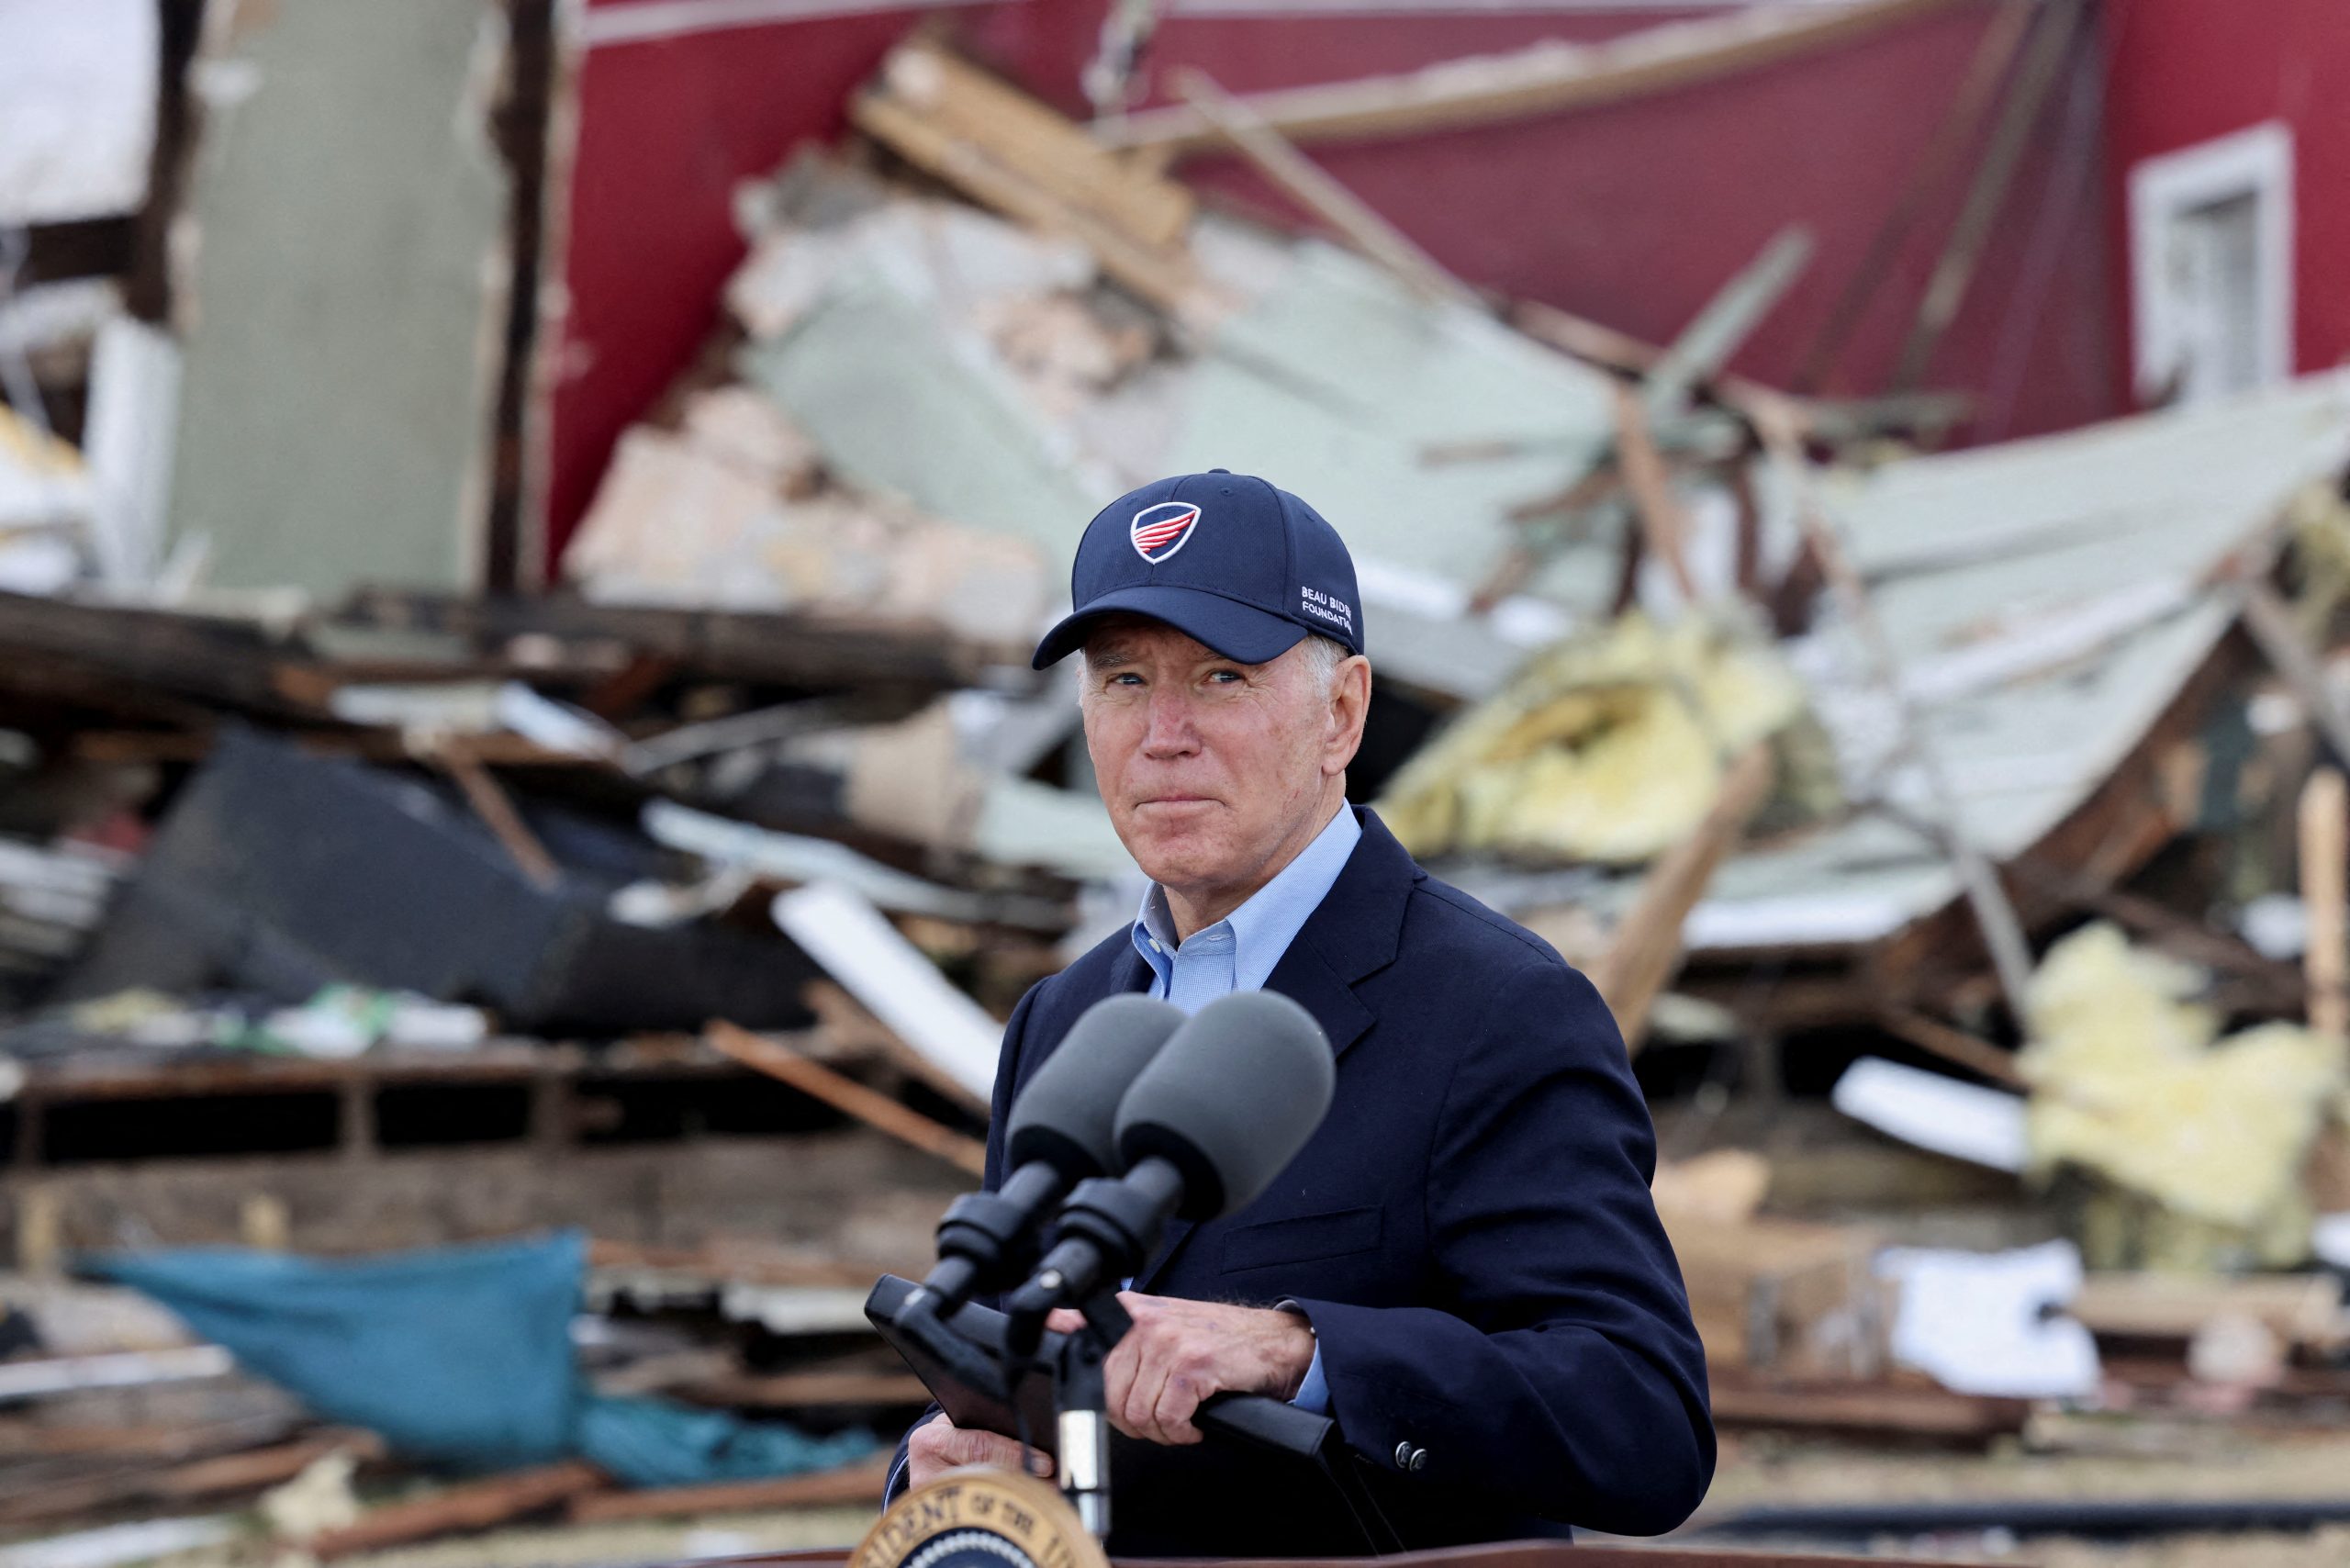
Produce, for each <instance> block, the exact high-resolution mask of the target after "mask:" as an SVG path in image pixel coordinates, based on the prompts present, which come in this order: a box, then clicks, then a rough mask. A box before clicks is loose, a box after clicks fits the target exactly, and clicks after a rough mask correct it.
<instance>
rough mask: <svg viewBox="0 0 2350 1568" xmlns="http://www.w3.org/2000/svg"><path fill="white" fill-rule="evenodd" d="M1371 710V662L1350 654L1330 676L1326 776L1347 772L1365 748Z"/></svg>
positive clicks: (1324, 768) (1324, 759)
mask: <svg viewBox="0 0 2350 1568" xmlns="http://www.w3.org/2000/svg"><path fill="white" fill-rule="evenodd" d="M1370 711H1371V661H1370V660H1369V659H1367V658H1365V657H1363V656H1362V655H1360V654H1350V655H1348V656H1347V657H1346V658H1345V659H1343V660H1341V661H1340V662H1339V665H1338V667H1337V669H1336V670H1333V671H1332V672H1331V676H1330V710H1329V724H1330V728H1329V741H1328V747H1327V749H1326V751H1325V753H1324V754H1323V757H1322V771H1323V772H1324V773H1325V774H1332V773H1344V772H1345V771H1346V770H1347V765H1348V763H1350V762H1352V761H1353V760H1354V759H1355V753H1356V752H1358V751H1360V750H1361V749H1362V726H1363V720H1364V719H1365V718H1366V717H1367V716H1368V715H1369V713H1370Z"/></svg>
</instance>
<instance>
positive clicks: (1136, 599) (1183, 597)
mask: <svg viewBox="0 0 2350 1568" xmlns="http://www.w3.org/2000/svg"><path fill="white" fill-rule="evenodd" d="M1069 603H1070V605H1071V606H1072V607H1073V608H1072V609H1071V610H1069V614H1068V615H1067V616H1066V617H1064V618H1063V619H1062V621H1061V622H1060V624H1058V625H1057V626H1055V627H1054V628H1053V629H1052V630H1051V631H1050V632H1047V633H1045V640H1044V641H1043V642H1041V643H1039V644H1036V657H1035V661H1034V664H1035V667H1036V668H1038V669H1043V668H1044V667H1045V666H1047V665H1051V664H1057V663H1058V662H1059V661H1060V660H1062V659H1064V658H1067V657H1068V656H1069V655H1071V654H1073V653H1075V652H1077V650H1078V649H1079V648H1080V647H1082V646H1084V645H1085V638H1086V635H1087V633H1089V632H1091V630H1092V623H1093V622H1095V621H1096V620H1098V619H1100V618H1101V617H1102V616H1104V615H1113V614H1118V613H1121V612H1123V613H1125V614H1128V615H1147V616H1148V617H1150V618H1151V619H1152V620H1154V621H1164V622H1167V624H1169V626H1172V627H1174V628H1175V629H1176V630H1177V631H1178V632H1181V633H1184V634H1185V635H1187V636H1189V637H1192V638H1194V639H1196V640H1197V641H1199V642H1201V643H1203V644H1206V645H1207V646H1208V647H1211V648H1214V650H1215V651H1216V652H1217V653H1219V654H1222V655H1224V656H1225V658H1228V659H1237V660H1238V661H1239V662H1240V663H1242V664H1245V665H1259V664H1263V663H1264V662H1265V661H1266V660H1268V659H1274V658H1279V657H1280V656H1281V655H1282V654H1285V653H1287V652H1288V651H1289V650H1290V649H1291V648H1292V647H1295V646H1296V645H1297V644H1299V643H1300V642H1302V641H1304V637H1305V635H1306V633H1309V632H1319V633H1321V634H1322V635H1324V636H1326V637H1328V638H1330V639H1331V640H1332V641H1334V642H1337V643H1343V644H1346V645H1347V647H1348V649H1350V650H1351V651H1353V652H1355V653H1358V654H1359V653H1361V652H1362V601H1361V598H1360V595H1359V594H1358V593H1357V592H1356V591H1355V564H1354V560H1353V558H1352V557H1350V556H1349V555H1348V554H1347V546H1346V544H1345V543H1344V542H1343V541H1342V540H1340V539H1339V537H1338V531H1337V529H1335V528H1332V527H1331V526H1330V525H1329V524H1328V523H1326V522H1325V521H1322V514H1321V513H1319V512H1317V511H1315V510H1314V509H1313V508H1312V507H1310V506H1307V505H1306V504H1305V503H1304V501H1302V500H1299V499H1298V498H1296V497H1295V496H1292V495H1291V494H1290V493H1289V492H1288V491H1287V490H1283V489H1278V488H1276V487H1273V486H1272V485H1270V484H1268V483H1267V482H1266V481H1264V480H1262V479H1259V478H1256V477H1253V476H1249V475H1247V474H1235V473H1232V472H1230V471H1229V470H1227V469H1223V468H1211V469H1210V470H1208V472H1206V473H1204V474H1182V475H1178V476H1176V477H1174V478H1172V479H1160V480H1158V481H1156V482H1154V483H1152V484H1148V485H1145V486H1144V487H1142V488H1141V489H1139V490H1135V491H1132V492H1130V493H1129V494H1126V495H1124V496H1121V497H1119V498H1117V499H1116V500H1114V501H1112V502H1111V503H1110V504H1109V505H1108V506H1106V507H1104V508H1102V510H1101V511H1100V512H1099V513H1097V514H1096V515H1095V517H1094V519H1093V521H1091V522H1090V523H1088V524H1086V527H1085V537H1084V538H1082V539H1080V540H1079V541H1078V544H1077V561H1076V563H1075V565H1073V566H1071V567H1070V568H1069Z"/></svg>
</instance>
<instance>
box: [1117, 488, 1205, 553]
mask: <svg viewBox="0 0 2350 1568" xmlns="http://www.w3.org/2000/svg"><path fill="white" fill-rule="evenodd" d="M1199 521H1200V509H1199V508H1198V507H1196V506H1194V505H1193V504H1192V503H1191V502H1190V501H1160V502H1159V503H1158V504H1157V505H1156V506H1147V507H1145V508H1143V509H1142V510H1140V511H1138V512H1136V513H1135V520H1134V521H1133V522H1131V523H1129V524H1127V525H1126V537H1128V538H1129V539H1131V540H1133V541H1134V545H1135V554H1137V555H1139V556H1141V557H1142V558H1143V559H1144V560H1146V561H1147V562H1149V563H1150V564H1151V565H1152V566H1157V565H1158V563H1159V562H1161V561H1164V560H1166V559H1167V558H1168V557H1169V555H1172V554H1175V552H1176V551H1178V550H1181V548H1182V547H1183V546H1184V545H1186V544H1188V543H1191V542H1192V530H1193V529H1195V528H1197V527H1198V526H1199Z"/></svg>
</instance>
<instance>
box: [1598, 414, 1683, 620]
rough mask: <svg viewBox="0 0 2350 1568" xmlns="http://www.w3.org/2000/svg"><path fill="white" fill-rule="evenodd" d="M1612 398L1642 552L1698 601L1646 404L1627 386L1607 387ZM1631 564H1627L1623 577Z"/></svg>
mask: <svg viewBox="0 0 2350 1568" xmlns="http://www.w3.org/2000/svg"><path fill="white" fill-rule="evenodd" d="M1610 391H1612V392H1613V393H1614V395H1615V402H1616V451H1617V461H1618V465H1619V467H1620V468H1621V470H1622V473H1623V476H1624V487H1625V489H1626V490H1628V491H1629V492H1630V494H1631V497H1632V514H1633V516H1635V517H1636V518H1638V519H1639V524H1640V529H1639V540H1640V543H1641V545H1642V547H1643V548H1644V549H1645V551H1646V553H1647V554H1651V555H1653V556H1655V557H1656V558H1657V559H1658V560H1660V561H1662V562H1663V563H1664V566H1665V570H1667V571H1668V572H1671V573H1672V574H1673V587H1675V588H1678V589H1680V590H1681V597H1682V599H1684V600H1685V601H1686V602H1688V603H1690V604H1693V605H1694V604H1695V603H1697V602H1698V594H1697V582H1696V579H1695V577H1691V576H1690V575H1689V557H1688V552H1686V551H1685V550H1684V549H1683V548H1682V547H1681V546H1682V541H1683V540H1684V538H1686V537H1687V535H1688V529H1687V527H1686V526H1685V520H1684V518H1683V516H1682V513H1681V502H1680V499H1679V498H1677V497H1675V496H1674V495H1673V482H1672V480H1671V478H1670V477H1669V476H1667V475H1666V473H1665V468H1664V460H1663V458H1662V457H1660V456H1659V455H1658V454H1657V450H1656V442H1655V441H1653V440H1652V439H1651V437H1650V434H1649V412H1648V405H1647V402H1646V401H1645V400H1644V399H1643V398H1641V396H1640V394H1639V393H1638V392H1636V391H1634V390H1633V389H1632V388H1631V387H1629V386H1624V385H1623V384H1622V383H1620V382H1619V383H1617V385H1616V386H1613V387H1611V388H1610ZM1630 575H1631V568H1630V567H1627V568H1626V576H1627V577H1630Z"/></svg>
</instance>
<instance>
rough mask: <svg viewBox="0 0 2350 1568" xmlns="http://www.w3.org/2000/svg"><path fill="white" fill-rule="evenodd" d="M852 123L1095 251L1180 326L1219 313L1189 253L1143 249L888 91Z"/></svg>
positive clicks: (1011, 214) (869, 99)
mask: <svg viewBox="0 0 2350 1568" xmlns="http://www.w3.org/2000/svg"><path fill="white" fill-rule="evenodd" d="M849 119H850V121H851V123H853V124H854V125H855V126H856V129H859V130H861V131H863V132H864V133H865V134H866V135H867V136H870V137H872V138H873V139H874V140H876V141H878V142H880V143H882V144H883V145H884V146H886V147H888V148H889V149H890V151H893V152H895V153H897V154H898V155H899V156H900V157H901V158H904V159H905V160H906V161H907V162H910V163H912V164H913V165H914V166H916V167H917V168H919V169H921V170H923V172H924V173H926V174H933V175H935V176H936V177H937V178H939V179H942V180H944V181H946V183H947V184H949V185H953V186H955V187H956V188H957V189H958V190H960V191H962V192H963V194H964V195H966V196H969V197H971V198H972V199H973V200H974V201H977V202H978V203H979V205H981V206H982V207H992V208H993V209H994V210H996V211H998V212H1001V213H1002V214H1003V215H1004V216H1006V217H1008V218H1015V219H1017V220H1018V221H1020V222H1022V223H1026V224H1030V225H1033V226H1035V228H1037V229H1040V230H1044V231H1045V232H1046V233H1051V234H1065V235H1067V236H1069V238H1070V239H1073V240H1075V241H1078V242H1079V243H1080V244H1081V245H1083V246H1084V247H1085V248H1086V249H1087V250H1089V251H1091V252H1093V259H1094V261H1095V262H1096V263H1099V265H1100V266H1101V268H1102V271H1103V272H1105V273H1107V274H1109V275H1110V276H1111V277H1112V278H1113V279H1114V280H1116V282H1117V283H1119V284H1120V285H1121V286H1124V287H1125V288H1128V289H1130V290H1132V291H1133V292H1134V293H1135V294H1136V295H1137V296H1139V297H1141V298H1143V299H1144V300H1146V301H1147V302H1148V303H1150V304H1152V305H1155V306H1157V307H1158V308H1159V309H1161V310H1164V311H1166V312H1167V313H1168V314H1169V315H1170V316H1172V317H1174V318H1175V319H1177V320H1178V321H1180V322H1183V323H1186V324H1188V325H1192V326H1195V327H1204V326H1206V325H1209V324H1211V323H1212V322H1213V321H1214V319H1215V318H1216V317H1217V316H1218V315H1219V314H1221V302H1220V300H1219V298H1218V297H1217V296H1216V294H1215V293H1214V290H1212V289H1211V288H1210V287H1209V286H1208V284H1207V282H1206V280H1205V279H1204V278H1203V276H1202V275H1201V274H1200V272H1199V269H1198V268H1197V267H1196V266H1195V265H1194V264H1193V263H1192V257H1191V253H1190V252H1189V251H1187V250H1177V249H1172V248H1160V247H1154V246H1150V245H1146V244H1144V243H1143V242H1141V241H1138V240H1136V238H1135V237H1134V236H1133V235H1132V234H1130V233H1128V232H1127V231H1126V230H1123V229H1120V228H1118V227H1116V226H1114V225H1113V224H1110V223H1107V222H1104V221H1103V220H1102V219H1101V218H1098V217H1096V216H1095V215H1093V214H1092V213H1090V212H1086V211H1083V210H1081V209H1080V208H1077V207H1071V206H1069V204H1068V203H1067V202H1065V201H1063V200H1062V199H1061V198H1060V197H1059V196H1057V195H1056V194H1055V193H1054V192H1052V191H1051V190H1048V189H1046V187H1045V186H1043V185H1038V184H1036V183H1035V181H1034V180H1032V179H1030V178H1029V177H1028V175H1027V174H1024V172H1022V171H1021V170H1019V169H1015V168H1010V167H1007V166H1006V165H1004V164H1002V163H1001V162H997V160H996V159H995V158H994V157H992V156H990V153H989V152H988V151H986V150H985V149H983V148H980V147H977V146H974V145H973V144H972V143H970V142H968V141H965V140H961V139H959V138H957V137H956V136H954V135H952V134H951V133H949V132H947V131H946V130H944V129H940V128H939V127H938V126H936V125H934V124H932V123H931V122H930V121H929V120H927V119H925V118H923V116H922V115H921V114H920V113H918V112H916V111H915V110H913V109H911V108H908V107H907V106H905V105H904V104H902V103H901V102H899V101H898V100H897V99H895V98H893V97H890V96H889V95H885V94H880V93H874V92H866V93H861V94H859V95H857V96H856V99H855V100H854V101H853V102H852V103H851V104H850V106H849Z"/></svg>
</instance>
